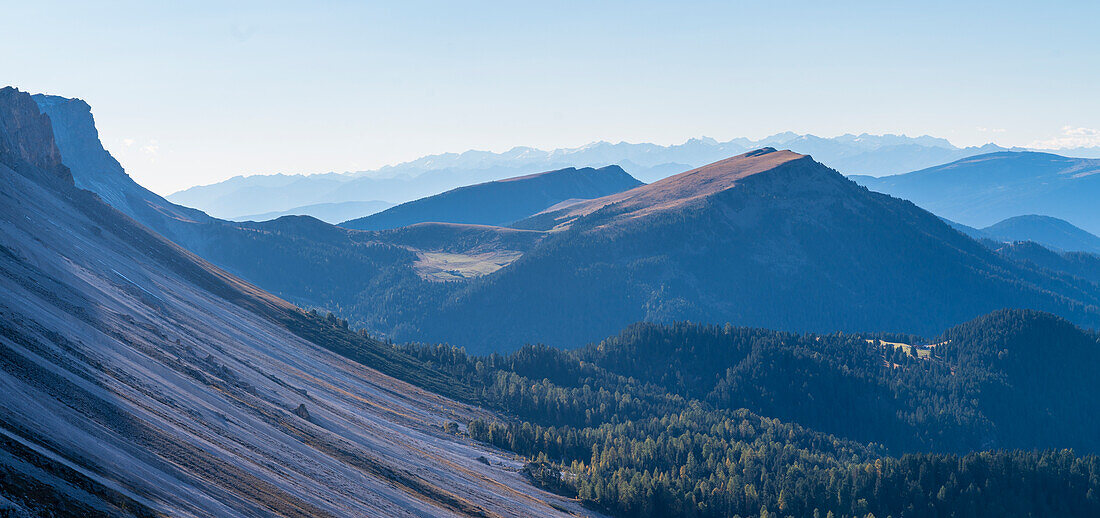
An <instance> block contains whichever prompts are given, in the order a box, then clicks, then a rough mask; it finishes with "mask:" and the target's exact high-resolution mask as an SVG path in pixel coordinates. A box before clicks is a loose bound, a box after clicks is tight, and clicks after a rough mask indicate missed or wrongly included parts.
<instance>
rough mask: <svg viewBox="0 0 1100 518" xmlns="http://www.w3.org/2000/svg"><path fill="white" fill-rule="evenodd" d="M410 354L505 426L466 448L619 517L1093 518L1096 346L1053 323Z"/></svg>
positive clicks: (1092, 337) (1096, 503)
mask: <svg viewBox="0 0 1100 518" xmlns="http://www.w3.org/2000/svg"><path fill="white" fill-rule="evenodd" d="M405 349H406V350H407V351H408V352H409V353H410V354H412V355H414V356H417V357H418V358H420V359H421V360H423V361H426V362H428V364H429V365H433V366H435V367H436V368H439V369H441V370H443V371H446V372H449V373H451V374H452V375H454V376H455V377H456V378H458V379H462V380H465V383H467V384H469V386H470V387H471V388H472V390H473V391H474V393H475V394H476V398H477V399H478V401H480V402H481V403H482V404H485V405H489V406H492V407H495V408H498V409H501V410H502V411H504V412H506V414H507V415H509V416H511V418H510V419H506V420H503V421H500V422H491V421H490V422H485V421H475V422H472V423H470V425H469V428H468V433H469V434H470V435H471V436H472V437H475V438H478V439H480V440H483V441H486V442H490V443H492V444H495V445H498V446H500V447H503V448H506V449H511V450H514V451H517V452H521V453H523V454H525V455H528V456H529V457H531V458H532V459H534V462H532V463H530V464H529V465H528V466H527V473H528V475H529V476H530V477H531V478H532V480H534V481H535V482H536V483H539V484H541V485H543V486H544V487H547V488H549V489H552V490H555V491H558V492H561V493H564V494H569V495H576V496H577V497H578V498H580V499H581V500H583V501H585V502H587V503H589V504H590V505H592V506H596V507H597V508H600V509H604V510H607V511H609V512H611V513H613V514H615V515H618V516H734V515H741V516H828V515H832V516H837V517H839V516H859V517H864V516H868V515H869V513H870V514H873V515H874V516H977V515H997V516H1028V515H1032V516H1050V515H1065V516H1086V515H1093V514H1095V513H1097V512H1100V498H1098V495H1100V458H1098V457H1096V456H1095V455H1093V454H1094V453H1095V452H1096V451H1098V449H1100V444H1098V443H1097V441H1096V439H1095V438H1094V437H1091V436H1090V435H1089V434H1087V433H1083V431H1085V430H1093V429H1096V427H1097V424H1098V423H1097V421H1096V415H1098V410H1100V402H1098V398H1097V397H1096V395H1095V390H1094V388H1095V383H1094V381H1093V379H1094V378H1093V373H1094V372H1095V371H1096V369H1097V368H1098V367H1100V361H1098V357H1100V344H1098V342H1097V335H1096V334H1095V333H1092V332H1087V331H1083V330H1081V329H1078V328H1075V327H1074V326H1072V325H1071V324H1069V323H1067V322H1066V321H1064V320H1062V319H1059V318H1057V317H1053V316H1051V315H1047V314H1043V313H1037V312H1032V311H1001V312H997V313H994V314H990V315H987V316H984V317H982V318H979V319H976V320H974V321H971V322H968V323H966V324H963V325H960V326H957V327H955V328H953V329H951V330H949V331H948V332H946V333H945V334H944V335H943V336H942V337H939V338H937V339H936V340H931V341H922V340H920V339H919V338H918V337H913V336H904V335H895V336H887V335H878V336H869V335H868V336H859V335H840V334H835V335H823V336H815V335H805V336H801V335H793V334H789V333H778V332H773V331H767V330H761V329H747V328H734V327H729V326H726V327H716V326H700V325H693V324H677V325H671V326H662V325H653V324H645V325H640V326H635V327H632V328H631V329H628V330H626V331H624V332H623V333H622V334H620V335H618V336H616V337H613V338H610V339H608V340H605V341H603V342H601V343H599V344H593V345H591V346H588V347H586V348H582V349H577V350H573V351H561V350H557V349H553V348H547V347H536V346H531V347H526V348H524V349H521V350H519V351H516V352H514V353H512V354H508V355H499V354H494V355H490V356H486V357H472V356H467V355H466V354H465V353H464V352H462V351H461V350H457V349H453V348H449V347H444V346H439V347H434V348H433V347H419V346H407V347H406V348H405ZM1055 379H1057V381H1053V380H1055ZM1039 380H1045V381H1046V382H1045V383H1039ZM1074 393H1076V396H1074ZM762 416H773V417H762ZM776 417H778V418H776ZM456 429H457V428H456ZM1017 448H1019V449H1017ZM1066 448H1076V450H1074V451H1076V452H1078V454H1079V453H1089V454H1090V455H1088V456H1085V457H1078V456H1076V455H1075V453H1074V451H1071V450H1068V449H1066ZM1023 450H1027V451H1023Z"/></svg>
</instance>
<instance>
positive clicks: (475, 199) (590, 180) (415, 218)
mask: <svg viewBox="0 0 1100 518" xmlns="http://www.w3.org/2000/svg"><path fill="white" fill-rule="evenodd" d="M638 185H641V182H639V181H638V180H637V179H635V178H634V177H632V176H630V175H629V174H627V172H626V171H624V170H623V169H622V168H621V167H619V166H615V165H612V166H605V167H601V168H599V169H595V168H591V167H584V168H580V169H578V168H575V167H568V168H564V169H558V170H554V171H545V172H540V173H533V174H529V175H524V176H517V177H514V178H505V179H502V180H496V181H491V182H484V183H479V184H474V185H467V186H464V187H459V188H456V189H452V190H450V191H447V192H443V193H440V194H436V195H434V196H428V197H426V198H420V199H417V200H414V201H410V202H406V203H403V204H401V205H397V206H395V207H391V208H389V209H386V210H384V211H381V212H379V213H377V214H372V215H370V216H366V217H363V218H357V219H353V220H349V221H345V222H343V223H341V224H340V225H341V226H343V227H346V228H352V229H356V230H385V229H391V228H397V227H403V226H407V225H411V224H415V223H425V222H438V223H466V224H477V225H496V226H504V225H508V224H510V223H512V222H514V221H517V220H519V219H523V218H525V217H527V216H530V215H532V214H535V213H537V212H540V211H542V210H543V209H546V208H548V207H551V206H553V205H556V204H558V203H560V202H562V201H566V200H570V199H579V198H598V197H601V196H605V195H608V194H612V193H616V192H620V191H624V190H627V189H630V188H633V187H636V186H638Z"/></svg>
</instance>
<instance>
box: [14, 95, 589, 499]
mask: <svg viewBox="0 0 1100 518" xmlns="http://www.w3.org/2000/svg"><path fill="white" fill-rule="evenodd" d="M60 157H61V153H60V152H59V151H58V146H57V145H56V144H55V143H54V140H53V131H52V129H51V127H50V118H49V117H48V116H46V115H44V114H41V113H40V112H39V109H38V107H37V106H36V105H35V103H34V101H32V100H31V97H30V96H29V95H27V94H24V93H22V92H19V91H17V90H15V89H12V88H5V89H2V90H0V197H2V198H3V200H4V202H3V203H0V388H2V390H0V444H3V447H2V448H0V480H3V484H0V495H2V497H3V499H2V500H0V503H2V504H3V506H4V510H5V512H12V513H16V515H19V513H24V512H25V513H29V514H34V515H37V514H49V515H71V516H78V515H79V516H127V515H129V516H163V515H169V516H256V515H278V516H303V517H305V516H363V515H377V516H425V515H431V516H436V515H439V516H496V515H502V514H531V515H555V514H566V510H568V511H569V513H568V514H573V513H581V514H588V512H587V511H586V510H584V509H582V508H580V507H579V506H577V505H576V504H575V503H573V502H572V501H570V500H567V499H564V498H560V497H557V496H554V495H551V494H549V493H545V492H542V491H539V490H536V489H534V488H532V487H530V486H529V485H527V483H526V482H525V481H524V480H523V479H522V478H521V477H520V475H518V474H517V473H516V471H515V465H516V464H517V462H516V461H514V460H510V458H506V457H501V456H500V454H499V453H495V452H494V451H492V450H489V449H487V448H485V447H482V446H477V445H476V444H474V443H471V442H470V441H468V440H465V439H462V438H460V437H457V436H456V435H454V434H453V433H446V432H444V429H443V426H444V424H446V423H448V422H449V421H451V420H460V421H465V420H467V419H469V418H479V417H489V415H488V414H486V413H484V412H483V411H481V410H479V409H476V408H473V407H470V406H467V405H464V404H461V403H457V402H455V401H452V400H449V399H446V398H444V397H441V396H438V395H436V394H433V393H431V392H428V391H426V390H424V389H422V388H418V387H416V386H413V385H410V384H409V383H406V382H403V381H399V380H397V379H395V378H393V377H391V376H389V375H387V374H384V373H383V371H387V372H390V373H394V374H400V375H401V376H402V377H404V378H406V379H410V380H415V381H417V383H418V384H420V385H422V386H427V387H436V388H437V389H447V390H449V391H450V390H455V389H457V390H461V387H459V386H457V385H455V384H454V383H453V381H451V380H448V379H447V378H446V377H445V376H443V375H442V374H439V373H437V372H435V371H433V370H431V369H429V368H426V367H425V366H424V365H423V364H422V363H420V362H419V361H417V360H416V359H415V358H413V357H411V356H408V355H406V354H404V353H402V352H400V351H397V350H396V349H394V348H393V347H392V346H389V345H387V344H382V343H380V342H377V341H374V340H372V339H369V338H366V337H363V336H361V335H358V334H355V333H353V332H351V331H348V330H347V328H346V323H343V324H341V323H340V322H338V321H336V320H335V319H331V318H329V319H326V318H323V317H319V316H317V315H316V314H311V313H306V312H303V311H301V310H299V309H298V308H296V307H294V306H291V305H290V304H288V303H286V302H285V301H283V300H281V299H278V298H276V297H274V296H272V295H269V294H267V293H265V292H263V291H261V290H260V289H258V288H256V287H254V286H252V285H250V284H247V283H245V282H242V281H240V280H239V279H237V278H235V277H233V276H231V275H229V274H227V273H225V272H224V271H222V270H220V269H218V268H216V267H214V266H212V265H211V264H210V263H208V262H206V261H204V260H202V259H200V258H198V257H197V256H195V255H193V254H191V253H189V252H187V251H185V250H184V249H182V248H180V247H178V246H177V245H175V244H173V243H171V242H170V241H168V240H166V239H165V238H163V237H161V236H159V235H157V234H155V233H153V232H151V231H150V230H148V229H147V228H145V227H142V226H141V225H139V224H137V223H136V222H135V221H134V220H133V219H131V218H130V217H129V216H127V215H126V214H124V213H122V212H119V211H117V210H115V209H113V208H111V207H110V206H109V205H107V204H105V203H104V202H103V201H102V200H101V198H100V197H98V196H97V195H95V194H93V193H91V192H89V191H86V190H81V189H78V188H76V187H75V185H74V184H73V180H72V177H71V175H70V173H69V170H68V168H67V167H65V166H64V165H63V164H62V162H61V158H60ZM338 352H339V354H337V353H338ZM349 356H350V357H354V358H357V359H358V360H359V362H362V363H358V362H356V361H352V360H350V359H349V358H348V357H349ZM368 365H369V366H368ZM479 456H485V457H487V458H489V459H492V461H491V462H492V463H493V466H490V465H489V464H488V463H486V462H479V461H478V460H476V459H477V457H479ZM509 463H511V465H512V466H513V470H511V471H510V470H508V469H504V466H509ZM551 502H553V506H552V505H551Z"/></svg>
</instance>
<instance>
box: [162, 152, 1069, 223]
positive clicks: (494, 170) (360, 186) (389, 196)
mask: <svg viewBox="0 0 1100 518" xmlns="http://www.w3.org/2000/svg"><path fill="white" fill-rule="evenodd" d="M761 147H775V148H779V149H784V148H785V149H791V150H794V151H796V152H799V153H804V154H812V155H813V156H815V157H817V159H818V160H819V161H821V162H822V163H824V164H826V165H829V166H830V167H833V168H835V169H838V170H840V171H844V172H845V173H849V174H853V173H856V174H870V175H874V176H879V175H885V174H896V173H903V172H908V171H913V170H916V169H922V168H925V167H929V166H933V165H937V164H943V163H946V162H950V161H952V160H958V159H960V158H964V157H968V156H972V155H978V154H982V153H990V152H994V151H1004V150H1005V148H1002V147H999V146H996V145H993V144H988V145H985V146H981V147H967V148H958V147H956V146H953V145H952V144H951V143H950V142H948V141H946V140H944V139H941V138H935V137H929V136H921V137H907V136H904V135H869V134H860V135H851V134H848V135H841V136H838V137H832V138H823V137H818V136H815V135H800V134H797V133H792V132H785V133H778V134H775V135H772V136H769V137H765V138H763V139H758V140H752V139H747V138H736V139H732V140H729V141H725V142H719V141H717V140H715V139H712V138H707V137H703V138H693V139H689V140H688V141H686V142H684V143H683V144H675V145H670V146H661V145H657V144H650V143H637V144H634V143H628V142H619V143H611V142H593V143H591V144H588V145H585V146H581V147H577V148H565V149H555V150H550V151H546V150H541V149H535V148H531V147H516V148H513V149H511V150H508V151H505V152H503V153H492V152H488V151H476V150H471V151H466V152H463V153H443V154H438V155H429V156H425V157H422V158H419V159H416V160H413V161H411V162H406V163H402V164H397V165H393V166H386V167H382V168H380V169H376V170H373V171H360V172H355V173H345V174H335V173H330V174H321V175H267V176H263V175H253V176H237V177H234V178H231V179H229V180H226V181H224V182H219V183H216V184H212V185H205V186H198V187H193V188H190V189H186V190H184V191H180V192H177V193H174V194H172V195H170V196H169V197H168V198H169V199H170V200H172V201H174V202H177V203H182V204H184V205H187V206H190V207H196V208H200V209H203V210H205V211H207V212H209V213H210V214H213V215H215V216H220V217H226V218H233V219H239V218H238V217H239V216H240V215H242V214H257V213H267V212H276V211H282V210H286V209H289V208H291V207H299V206H303V205H310V204H315V203H333V202H343V201H357V200H384V201H389V202H394V203H402V202H406V201H411V200H414V199H417V198H421V197H424V196H429V195H432V194H437V193H440V192H444V191H447V190H449V189H453V188H456V187H460V186H463V185H471V184H475V183H482V182H487V181H492V180H500V179H504V178H511V177H516V176H522V175H526V174H531V173H536V172H540V171H550V170H555V169H561V168H565V167H602V166H605V165H607V164H617V165H619V166H621V167H622V168H623V169H625V170H626V171H627V172H629V173H630V174H631V175H633V176H634V177H635V178H638V179H639V180H642V181H644V182H652V181H655V180H659V179H662V178H665V177H668V176H671V175H673V174H676V173H681V172H683V171H686V170H688V169H691V168H693V167H698V166H701V165H704V164H709V163H711V162H714V161H717V160H721V159H723V158H727V157H730V156H733V155H737V154H740V153H744V152H746V151H750V150H753V149H758V148H761ZM1082 151H1083V150H1082ZM309 214H310V215H313V216H318V215H317V214H314V213H309Z"/></svg>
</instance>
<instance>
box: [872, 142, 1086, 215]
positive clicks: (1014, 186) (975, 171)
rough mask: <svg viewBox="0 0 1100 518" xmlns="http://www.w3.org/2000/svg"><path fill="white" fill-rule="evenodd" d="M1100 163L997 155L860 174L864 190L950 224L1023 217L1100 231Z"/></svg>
mask: <svg viewBox="0 0 1100 518" xmlns="http://www.w3.org/2000/svg"><path fill="white" fill-rule="evenodd" d="M1097 173H1100V159H1086V158H1068V157H1064V156H1059V155H1054V154H1050V153H1035V152H1000V153H992V154H988V155H981V156H975V157H970V158H965V159H962V160H958V161H955V162H951V163H949V164H943V165H939V166H935V167H930V168H927V169H922V170H920V171H914V172H911V173H906V174H900V175H892V176H886V177H881V178H872V177H867V176H858V177H855V178H854V179H855V180H856V181H858V182H859V183H861V184H863V185H866V186H867V187H869V188H871V189H873V190H876V191H879V192H884V193H887V194H890V195H893V196H898V197H900V198H905V199H907V200H910V201H912V202H913V203H916V204H917V205H919V206H920V207H922V208H924V209H926V210H929V211H931V212H933V213H935V214H937V215H939V216H942V217H944V218H947V219H949V220H952V221H955V222H958V223H962V224H964V225H969V226H971V227H978V228H981V227H985V226H988V225H992V224H994V223H997V222H998V221H1001V220H1004V219H1007V218H1011V217H1013V216H1020V215H1025V214H1041V215H1044V216H1051V217H1055V218H1060V219H1064V220H1066V221H1069V222H1072V223H1073V224H1074V225H1076V226H1078V227H1081V228H1082V229H1084V230H1086V231H1088V232H1090V233H1092V234H1098V233H1100V211H1098V210H1097V203H1096V201H1097V200H1098V199H1100V174H1097Z"/></svg>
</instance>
